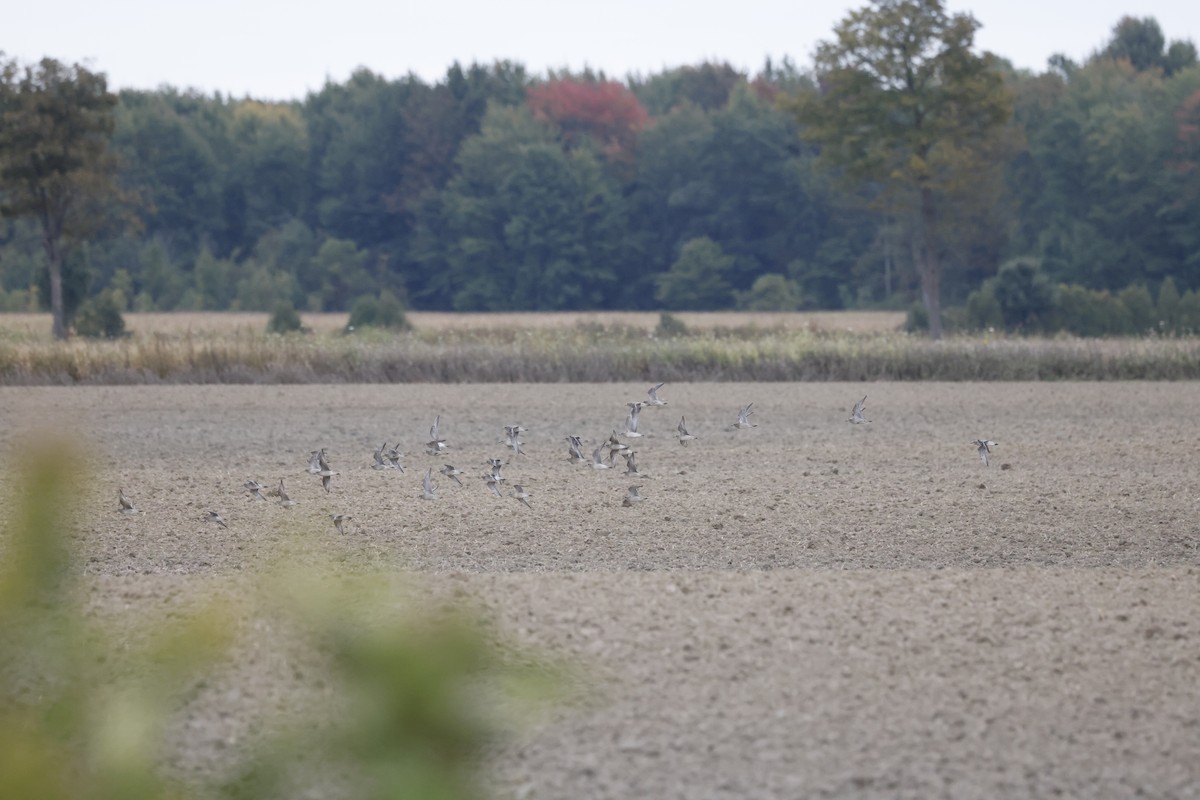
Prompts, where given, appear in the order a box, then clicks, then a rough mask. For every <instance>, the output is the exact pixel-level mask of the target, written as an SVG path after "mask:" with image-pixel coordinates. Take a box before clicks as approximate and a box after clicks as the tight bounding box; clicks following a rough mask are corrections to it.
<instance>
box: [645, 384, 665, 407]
mask: <svg viewBox="0 0 1200 800" xmlns="http://www.w3.org/2000/svg"><path fill="white" fill-rule="evenodd" d="M664 386H666V384H665V383H659V384H655V385H654V386H651V387H650V388H649V389H648V390H647V391H646V397H647V400H646V403H645V405H648V406H665V405H666V404H667V401H666V400H663V399H662V398H661V397H659V396H658V390H659V389H661V388H662V387H664Z"/></svg>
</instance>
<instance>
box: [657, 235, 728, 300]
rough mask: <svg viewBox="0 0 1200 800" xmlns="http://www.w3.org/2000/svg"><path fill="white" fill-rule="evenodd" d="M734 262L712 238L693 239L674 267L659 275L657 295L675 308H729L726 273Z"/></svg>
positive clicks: (680, 254) (684, 245)
mask: <svg viewBox="0 0 1200 800" xmlns="http://www.w3.org/2000/svg"><path fill="white" fill-rule="evenodd" d="M733 265H734V259H733V258H731V257H730V256H727V255H725V253H724V251H723V250H721V246H720V245H719V244H717V243H716V242H714V241H713V240H712V239H709V238H708V237H707V236H701V237H700V238H698V239H690V240H688V241H687V242H684V244H683V248H682V249H681V250H680V253H679V258H677V259H676V260H675V263H673V264H672V265H671V268H670V269H669V270H667V272H665V273H664V274H662V275H660V276H659V277H658V281H657V283H658V288H657V290H656V291H655V292H654V299H656V300H658V301H659V302H660V303H662V304H663V305H664V306H666V307H667V308H670V309H673V310H687V311H709V310H712V309H718V308H726V307H728V305H729V301H730V299H731V297H732V291H731V290H730V286H729V282H728V281H727V280H726V275H728V274H729V272H730V270H731V269H733Z"/></svg>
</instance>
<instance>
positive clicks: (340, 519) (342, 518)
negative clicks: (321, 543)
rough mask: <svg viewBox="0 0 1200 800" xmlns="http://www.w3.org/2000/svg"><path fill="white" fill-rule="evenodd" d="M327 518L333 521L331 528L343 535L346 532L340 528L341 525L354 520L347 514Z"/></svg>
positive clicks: (331, 515) (332, 515)
mask: <svg viewBox="0 0 1200 800" xmlns="http://www.w3.org/2000/svg"><path fill="white" fill-rule="evenodd" d="M329 518H330V519H331V520H333V527H335V528H337V532H338V533H340V534H343V535H345V533H346V531H345V530H344V529H343V528H342V523H344V522H348V521H349V520H352V519H354V517H352V516H350V515H349V514H330V515H329Z"/></svg>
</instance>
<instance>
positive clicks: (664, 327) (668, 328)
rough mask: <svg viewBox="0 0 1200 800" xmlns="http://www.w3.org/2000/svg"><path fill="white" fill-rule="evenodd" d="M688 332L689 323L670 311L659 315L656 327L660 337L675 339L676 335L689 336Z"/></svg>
mask: <svg viewBox="0 0 1200 800" xmlns="http://www.w3.org/2000/svg"><path fill="white" fill-rule="evenodd" d="M687 333H688V328H687V325H685V324H684V323H683V320H681V319H680V318H679V317H677V316H675V315H674V314H672V313H671V312H670V311H664V312H662V313H661V314H659V315H658V325H657V326H656V327H655V328H654V335H655V336H657V337H659V338H660V339H673V338H675V337H676V336H687Z"/></svg>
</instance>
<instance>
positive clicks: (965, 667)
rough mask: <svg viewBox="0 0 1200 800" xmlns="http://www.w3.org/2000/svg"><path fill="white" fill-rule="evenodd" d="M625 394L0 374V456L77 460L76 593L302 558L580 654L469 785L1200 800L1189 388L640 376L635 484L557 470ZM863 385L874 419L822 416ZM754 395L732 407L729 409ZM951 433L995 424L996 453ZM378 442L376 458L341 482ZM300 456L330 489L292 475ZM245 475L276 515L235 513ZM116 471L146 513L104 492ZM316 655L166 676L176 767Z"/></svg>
mask: <svg viewBox="0 0 1200 800" xmlns="http://www.w3.org/2000/svg"><path fill="white" fill-rule="evenodd" d="M645 390H646V386H645V385H643V384H636V385H634V384H619V383H615V384H552V385H530V384H505V385H453V386H447V385H434V384H420V385H371V386H364V385H341V386H323V385H309V386H157V387H102V386H97V387H69V388H66V387H33V388H14V387H6V388H0V421H2V423H3V424H2V425H0V446H2V447H3V448H4V449H5V451H8V450H11V448H13V447H14V445H15V443H16V442H17V441H18V440H19V439H20V437H21V436H22V435H24V434H25V433H27V432H28V431H30V430H32V429H35V428H37V427H39V426H50V427H53V428H55V429H57V430H59V431H60V432H61V431H63V430H68V431H73V432H74V436H75V438H76V439H77V441H79V442H80V443H81V445H82V446H83V447H84V448H85V452H86V457H85V458H84V459H82V461H81V464H80V469H81V471H82V472H83V473H84V474H86V476H87V478H86V489H85V490H84V493H83V496H82V497H81V498H80V503H79V510H78V511H77V512H75V513H76V516H77V527H78V531H79V536H78V544H79V547H80V548H81V552H82V560H81V563H80V565H79V568H80V569H81V570H83V571H84V572H85V574H86V579H87V582H88V586H89V587H90V592H89V596H88V599H87V602H88V604H89V608H91V609H93V612H94V613H96V614H101V615H107V616H110V617H112V618H114V619H118V620H121V619H124V620H129V619H136V618H137V615H138V614H139V613H141V612H143V611H146V610H149V609H156V608H163V607H171V606H172V605H173V604H177V603H181V602H183V598H186V597H188V596H190V595H197V594H205V593H211V592H214V591H216V589H214V587H220V591H222V592H228V593H231V594H236V593H238V592H239V591H248V587H250V586H252V585H254V584H255V583H256V582H258V581H259V580H260V579H261V578H262V576H263V575H264V573H265V572H267V571H268V570H270V569H271V566H272V565H274V564H276V563H278V561H279V560H280V559H281V558H283V554H284V553H288V554H290V555H289V556H288V557H289V558H293V559H299V560H301V561H304V560H306V559H307V560H319V559H325V558H327V557H329V554H332V557H333V559H334V560H335V561H336V563H337V564H338V569H339V570H344V571H346V572H347V573H370V572H374V571H382V572H383V573H385V574H388V575H392V576H395V579H396V580H401V581H405V582H409V583H411V584H412V585H414V586H415V587H420V591H421V592H426V593H429V594H432V595H436V596H446V597H457V598H459V599H460V600H461V601H462V602H465V603H468V604H470V605H472V606H473V607H475V608H477V609H478V610H479V612H480V613H482V614H483V615H484V616H486V617H487V618H488V619H490V620H492V621H493V622H494V623H495V624H496V625H497V626H498V627H499V629H500V630H501V631H502V632H503V633H504V635H506V636H507V637H510V638H511V639H512V640H514V641H516V642H518V643H520V644H523V645H526V646H529V647H533V648H537V649H538V650H539V651H545V652H549V653H555V654H558V655H559V656H561V657H564V658H566V659H568V660H569V661H570V662H571V663H573V664H576V665H578V668H579V670H580V672H579V674H580V675H581V676H585V677H584V678H581V680H580V686H578V687H576V691H575V693H574V696H573V699H571V700H570V701H567V702H563V703H561V704H560V705H558V706H556V707H555V708H554V709H553V711H552V712H551V713H550V716H549V717H544V718H541V719H540V720H539V721H538V722H536V723H535V724H534V725H533V726H532V727H531V728H529V729H528V730H526V731H525V732H524V733H523V734H521V735H520V736H519V737H518V738H515V739H511V740H508V741H506V742H502V743H499V744H497V745H496V747H495V748H494V749H493V750H492V752H491V753H490V756H489V765H488V772H489V775H490V776H491V777H490V786H491V788H492V789H493V790H494V792H495V794H496V795H497V796H501V797H521V798H558V797H577V798H633V797H655V798H685V797H686V798H731V799H732V798H765V797H855V798H861V797H879V798H885V797H886V798H895V797H913V798H930V797H953V798H971V797H978V798H996V797H1048V796H1064V797H1088V798H1108V797H1112V798H1118V797H1132V796H1147V797H1179V798H1184V797H1197V796H1200V692H1198V690H1197V687H1198V686H1200V550H1198V549H1197V546H1198V544H1200V463H1198V462H1197V460H1196V457H1195V456H1196V445H1195V437H1194V433H1193V432H1192V431H1191V430H1190V428H1188V427H1187V425H1186V423H1187V421H1188V414H1189V413H1190V411H1189V410H1190V409H1196V408H1200V385H1198V384H1196V383H1138V382H1122V383H1105V384H1095V383H1053V384H1047V383H986V384H981V383H952V384H939V383H871V384H847V383H821V384H796V383H787V384H785V383H713V384H699V383H690V384H689V383H680V384H668V385H667V386H666V387H664V389H663V391H662V395H663V397H664V398H665V399H667V400H668V401H669V403H670V404H669V405H668V406H666V407H665V408H647V409H645V410H644V411H643V412H642V426H641V430H642V431H643V432H644V433H645V434H646V435H645V436H644V437H643V438H641V439H639V440H637V441H636V442H634V447H635V449H636V451H637V462H638V465H639V467H640V469H641V471H642V472H643V473H645V475H644V477H641V478H637V479H632V478H629V477H627V476H625V475H622V474H621V473H622V469H621V466H622V465H621V463H620V462H619V461H618V468H616V469H610V470H593V469H591V468H590V467H588V466H586V465H581V466H572V465H570V464H568V463H567V459H566V447H565V442H564V436H566V435H567V434H578V435H580V436H582V437H584V438H585V439H586V440H587V441H588V442H589V443H590V446H591V447H594V446H595V445H596V444H597V443H599V441H600V440H601V439H603V438H606V437H607V436H608V435H609V434H610V432H612V430H613V429H614V428H615V429H617V430H620V429H621V427H622V424H623V420H624V411H625V408H624V404H625V402H627V401H630V400H635V399H639V398H644V396H645ZM864 394H865V395H867V397H868V399H867V413H866V416H867V418H868V419H869V420H871V422H870V424H867V425H857V426H856V425H850V424H848V423H847V421H846V418H847V417H848V416H849V410H850V406H851V405H852V404H853V402H854V401H855V400H857V399H858V398H859V397H861V396H862V395H864ZM749 402H753V403H754V410H755V412H756V414H755V415H754V416H752V417H751V420H752V421H754V422H756V423H757V426H758V427H756V428H752V429H749V430H739V431H728V430H725V428H726V426H728V425H729V424H730V423H732V422H733V421H734V418H735V415H736V411H737V409H738V407H739V406H741V405H744V404H746V403H749ZM435 414H441V419H442V432H443V434H444V436H445V437H446V439H447V441H448V444H449V448H450V449H449V452H448V454H447V455H445V456H441V457H433V456H429V455H427V454H425V453H424V450H423V444H424V442H425V441H426V440H427V438H428V436H427V433H428V430H429V426H430V424H431V422H432V420H433V417H434V415H435ZM681 414H683V415H686V417H687V424H688V427H689V429H690V430H691V432H692V433H693V434H695V435H696V436H697V437H698V441H696V442H694V443H693V444H692V445H691V446H689V447H681V446H680V445H679V444H678V442H677V441H676V439H675V436H674V430H675V426H676V424H677V423H678V421H679V418H680V415H681ZM515 423H520V424H522V425H524V426H526V427H527V428H529V432H528V433H526V434H525V436H524V441H525V445H524V449H525V451H526V454H525V455H518V456H515V457H513V458H512V461H511V463H510V464H508V466H507V467H506V468H505V474H506V476H507V478H508V480H509V482H510V483H521V484H523V485H524V486H525V487H526V488H527V489H528V491H529V492H530V493H531V494H532V498H531V499H530V503H531V506H532V508H526V507H525V506H523V505H521V504H520V503H518V502H517V501H516V500H515V499H513V498H511V497H504V498H496V497H492V496H491V495H489V494H488V493H487V491H486V490H485V488H484V486H483V482H482V481H481V480H479V478H478V477H476V476H477V475H478V474H479V473H481V472H482V471H483V470H484V464H483V462H484V459H485V458H488V457H493V456H499V457H502V456H505V454H506V450H505V447H504V445H503V444H501V443H499V442H498V439H499V438H500V436H501V435H502V428H503V426H504V425H506V424H515ZM977 437H985V438H991V439H994V440H996V441H997V442H999V445H998V447H997V448H996V452H995V454H994V457H993V460H992V463H991V465H990V466H985V465H984V464H983V463H981V462H980V460H979V459H978V457H977V456H976V453H975V448H974V447H973V446H972V445H971V444H969V442H971V440H973V439H975V438H977ZM385 440H386V441H388V442H391V443H398V445H399V447H400V449H402V450H404V451H405V452H406V454H407V456H406V459H405V464H406V466H407V470H406V472H405V473H404V474H399V473H396V472H381V471H375V470H372V469H370V464H371V451H372V450H373V448H374V447H376V446H377V445H378V444H379V443H380V442H383V441H385ZM317 447H324V448H325V449H326V451H327V452H328V454H329V457H330V460H331V462H332V466H333V469H335V470H337V471H338V472H339V474H338V475H337V476H336V477H334V478H333V482H332V485H331V489H332V491H331V492H329V493H325V492H324V491H322V490H321V486H320V482H319V480H318V479H317V478H315V477H314V476H312V475H309V474H307V473H306V472H305V462H306V459H307V454H308V452H309V451H310V450H312V449H315V448H317ZM446 462H449V463H451V464H454V465H455V466H457V467H459V468H460V469H462V470H464V471H466V472H467V473H468V475H467V476H466V477H465V478H464V483H465V485H464V486H462V487H459V486H457V485H455V484H454V483H453V482H452V481H450V480H449V479H448V478H445V477H442V476H441V475H438V474H436V473H435V482H436V484H437V494H438V498H437V499H436V500H433V501H424V500H422V499H421V498H420V496H419V495H420V475H421V474H422V473H423V471H424V470H425V468H427V467H434V468H435V469H436V468H438V467H440V466H441V465H442V464H444V463H446ZM249 477H255V478H259V479H261V480H263V481H264V482H265V483H268V484H274V483H277V482H278V480H279V479H280V478H281V477H282V478H285V479H286V481H287V485H288V488H289V490H290V492H291V494H292V497H293V498H294V499H295V500H296V505H295V506H294V507H292V508H287V509H285V508H282V507H280V506H279V505H278V504H276V503H273V502H268V503H262V502H256V501H253V500H252V499H251V498H250V497H249V495H248V494H247V493H246V492H245V491H244V490H243V489H242V488H241V486H242V483H243V482H244V481H245V480H246V479H247V478H249ZM633 483H636V484H640V485H641V486H642V495H643V496H644V498H645V500H644V502H642V503H640V504H638V505H635V506H633V507H624V506H623V505H622V498H623V497H624V494H625V490H626V488H627V487H628V486H629V485H631V484H633ZM118 487H123V488H124V489H125V491H126V493H127V494H128V495H129V496H130V497H131V498H132V499H133V500H134V502H135V503H137V504H138V505H139V506H140V507H141V508H142V509H143V512H144V513H142V514H139V515H136V516H129V515H123V514H121V513H119V512H118V511H117V504H116V494H117V489H118ZM3 502H4V504H6V505H11V503H12V502H13V499H12V498H11V497H6V499H5V500H4V501H3ZM210 509H215V510H219V511H220V512H221V513H222V514H223V515H224V517H225V518H226V519H227V520H228V522H229V528H228V530H224V529H221V528H218V527H216V526H213V525H209V524H206V523H205V522H203V521H202V518H203V516H204V515H205V513H206V512H207V511H208V510H210ZM335 512H341V513H348V514H352V515H353V520H352V522H351V523H350V524H349V526H348V529H347V531H346V533H345V535H339V534H338V533H337V532H336V531H335V530H334V528H333V526H332V525H331V524H330V521H329V517H328V515H329V514H331V513H335ZM311 662H312V654H310V653H305V652H300V651H297V650H295V649H289V648H288V646H287V645H286V644H285V643H282V642H280V641H279V640H278V635H277V633H276V632H274V631H272V630H269V629H255V634H254V636H253V637H251V638H250V639H248V640H247V641H244V642H243V643H242V644H241V645H240V646H239V649H238V659H237V662H236V664H235V666H233V667H231V668H228V669H226V670H223V671H221V672H220V673H219V674H216V675H214V676H212V677H211V678H210V679H209V680H207V681H206V682H205V683H204V685H203V686H202V687H201V688H200V689H198V690H197V691H196V692H195V693H194V694H193V695H191V696H190V697H189V698H188V702H187V705H186V707H185V708H184V710H183V711H182V712H181V714H180V715H179V718H178V721H177V724H176V725H175V726H174V728H173V733H172V736H171V737H170V740H169V755H168V757H167V761H168V763H169V766H170V768H171V769H172V770H173V771H174V772H176V773H177V774H180V775H183V776H186V777H188V778H189V779H195V780H205V779H208V778H211V777H212V776H213V775H216V774H220V773H221V771H222V770H223V769H225V768H226V767H227V764H228V761H229V759H230V758H231V757H232V754H233V753H235V752H237V750H238V748H239V747H240V745H241V743H243V742H245V741H247V739H248V737H252V735H253V733H254V732H255V731H256V730H259V729H260V728H261V726H262V724H263V722H262V720H263V719H264V718H266V717H267V716H269V714H270V712H271V711H273V710H277V709H286V708H288V707H289V706H291V705H294V704H297V703H303V702H304V698H306V697H309V696H311V695H312V694H313V693H319V692H321V691H322V688H321V686H322V684H321V683H320V679H319V671H316V670H314V669H313V667H312V663H311ZM313 792H314V793H313V794H311V796H317V794H316V793H315V790H313Z"/></svg>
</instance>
